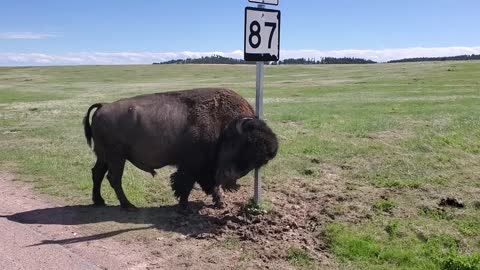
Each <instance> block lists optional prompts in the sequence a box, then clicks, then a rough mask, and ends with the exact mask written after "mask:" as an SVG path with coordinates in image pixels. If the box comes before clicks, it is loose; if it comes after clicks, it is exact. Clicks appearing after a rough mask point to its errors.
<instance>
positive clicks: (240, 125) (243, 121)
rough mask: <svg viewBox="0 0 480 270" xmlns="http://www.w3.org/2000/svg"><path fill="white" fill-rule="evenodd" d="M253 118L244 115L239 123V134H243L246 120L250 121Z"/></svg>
mask: <svg viewBox="0 0 480 270" xmlns="http://www.w3.org/2000/svg"><path fill="white" fill-rule="evenodd" d="M252 119H253V118H251V117H244V118H242V119H240V120H239V121H238V123H237V126H236V127H237V132H238V134H240V135H242V133H243V124H244V123H245V122H246V121H249V120H252Z"/></svg>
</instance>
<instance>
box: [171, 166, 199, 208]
mask: <svg viewBox="0 0 480 270" xmlns="http://www.w3.org/2000/svg"><path fill="white" fill-rule="evenodd" d="M170 183H171V185H172V190H173V193H174V194H175V197H177V199H178V200H179V203H178V204H179V205H180V208H181V209H182V210H186V209H187V208H188V196H190V192H191V191H192V188H193V185H194V184H195V178H194V177H193V176H192V175H191V174H189V173H187V172H186V171H184V170H183V169H181V168H179V169H178V170H177V171H176V172H174V173H173V174H172V175H171V176H170Z"/></svg>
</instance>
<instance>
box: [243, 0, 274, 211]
mask: <svg viewBox="0 0 480 270" xmlns="http://www.w3.org/2000/svg"><path fill="white" fill-rule="evenodd" d="M249 1H250V2H256V3H259V4H258V6H257V8H253V7H246V8H245V28H244V29H245V35H244V59H245V61H256V62H257V82H256V95H255V115H256V116H257V117H258V118H259V119H263V71H264V62H265V61H278V60H279V58H280V57H279V53H280V11H279V10H273V9H265V5H264V4H270V5H278V0H249ZM261 180H262V178H261V173H260V169H255V186H254V195H253V199H254V201H255V203H256V204H257V205H258V204H260V202H261V198H262V188H261V184H262V181H261Z"/></svg>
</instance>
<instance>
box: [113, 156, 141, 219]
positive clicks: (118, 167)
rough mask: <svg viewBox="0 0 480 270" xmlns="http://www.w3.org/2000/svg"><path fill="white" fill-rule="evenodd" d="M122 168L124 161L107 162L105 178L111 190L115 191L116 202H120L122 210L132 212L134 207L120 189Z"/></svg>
mask: <svg viewBox="0 0 480 270" xmlns="http://www.w3.org/2000/svg"><path fill="white" fill-rule="evenodd" d="M124 168H125V160H116V161H115V162H109V163H108V175H107V178H108V181H109V182H110V185H111V186H112V188H113V190H114V191H115V194H116V195H117V198H118V200H119V201H120V206H121V207H122V208H124V209H128V210H134V209H136V207H135V205H133V204H132V203H131V202H130V201H129V200H128V199H127V196H125V193H124V192H123V188H122V176H123V169H124Z"/></svg>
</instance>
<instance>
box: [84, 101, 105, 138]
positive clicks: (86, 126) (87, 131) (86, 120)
mask: <svg viewBox="0 0 480 270" xmlns="http://www.w3.org/2000/svg"><path fill="white" fill-rule="evenodd" d="M101 107H102V104H101V103H95V104H93V105H92V106H90V108H88V111H87V114H86V115H85V117H84V118H83V129H84V131H85V138H87V143H88V146H90V147H92V127H91V126H90V121H89V119H90V112H91V111H92V110H93V109H94V108H97V110H98V109H100V108H101Z"/></svg>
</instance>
